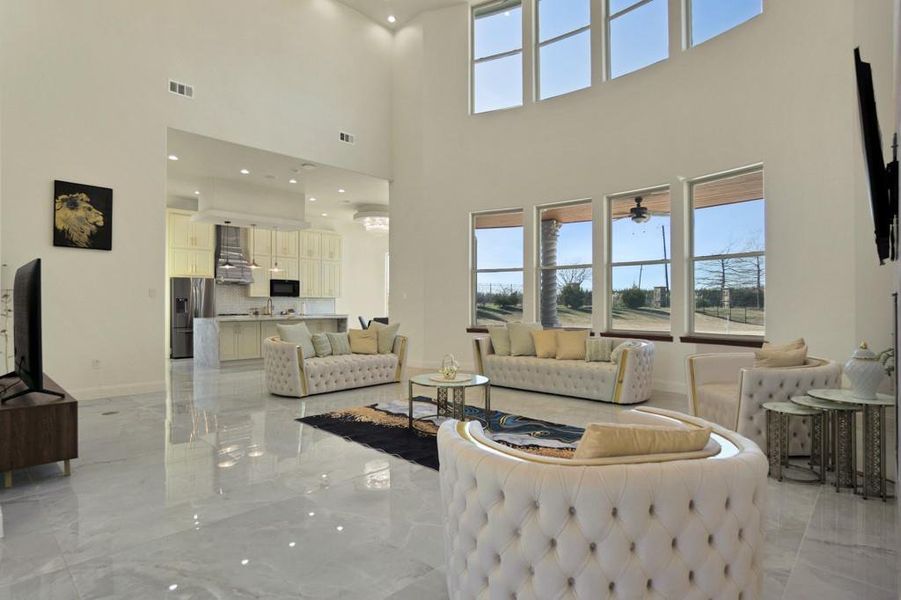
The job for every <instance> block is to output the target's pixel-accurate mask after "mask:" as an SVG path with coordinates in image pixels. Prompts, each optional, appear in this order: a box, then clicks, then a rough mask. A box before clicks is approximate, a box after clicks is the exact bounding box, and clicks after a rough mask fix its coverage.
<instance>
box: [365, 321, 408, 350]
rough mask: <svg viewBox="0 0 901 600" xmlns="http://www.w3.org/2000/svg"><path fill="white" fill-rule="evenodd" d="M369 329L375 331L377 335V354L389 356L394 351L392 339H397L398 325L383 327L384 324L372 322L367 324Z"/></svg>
mask: <svg viewBox="0 0 901 600" xmlns="http://www.w3.org/2000/svg"><path fill="white" fill-rule="evenodd" d="M369 329H375V330H376V331H377V332H378V334H379V354H390V353H391V351H392V350H394V338H395V337H397V330H398V329H400V323H392V324H391V325H385V324H384V323H379V322H378V321H373V322H372V323H370V324H369Z"/></svg>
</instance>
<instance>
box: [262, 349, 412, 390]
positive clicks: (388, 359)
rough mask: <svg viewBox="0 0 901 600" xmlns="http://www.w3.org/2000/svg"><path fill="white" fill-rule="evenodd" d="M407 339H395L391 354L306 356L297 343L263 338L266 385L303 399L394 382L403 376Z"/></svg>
mask: <svg viewBox="0 0 901 600" xmlns="http://www.w3.org/2000/svg"><path fill="white" fill-rule="evenodd" d="M406 354H407V338H406V337H405V336H402V335H399V336H397V337H395V338H394V348H393V349H392V351H391V353H390V354H342V355H339V356H323V357H317V356H313V357H311V358H305V357H304V355H303V350H302V349H301V348H300V346H298V345H297V344H292V343H288V342H283V341H282V340H281V339H280V338H278V337H271V338H267V339H266V340H264V341H263V367H264V369H265V371H266V387H267V388H268V390H269V392H270V393H272V394H277V395H279V396H293V397H297V398H302V397H304V396H309V395H311V394H322V393H325V392H335V391H338V390H347V389H351V388H358V387H366V386H370V385H380V384H383V383H394V382H397V381H400V380H401V377H402V376H403V369H404V361H405V358H406Z"/></svg>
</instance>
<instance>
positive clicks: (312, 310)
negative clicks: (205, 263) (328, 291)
mask: <svg viewBox="0 0 901 600" xmlns="http://www.w3.org/2000/svg"><path fill="white" fill-rule="evenodd" d="M249 290H250V288H249V287H248V286H244V285H216V313H217V314H220V315H221V314H225V313H233V314H245V313H248V312H250V309H252V308H259V309H263V308H265V307H266V299H265V298H251V297H250V296H248V295H247V292H248V291H249ZM291 308H293V309H294V311H295V312H299V313H300V312H302V313H304V314H308V315H323V314H332V313H334V312H335V300H334V299H333V298H273V299H272V310H273V312H276V313H279V312H281V311H283V310H288V309H291Z"/></svg>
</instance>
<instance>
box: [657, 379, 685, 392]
mask: <svg viewBox="0 0 901 600" xmlns="http://www.w3.org/2000/svg"><path fill="white" fill-rule="evenodd" d="M652 387H653V390H654V391H655V392H670V393H673V394H683V395H684V394H687V393H688V386H686V385H685V383H684V382H682V381H673V380H661V379H655V380H654V384H653V386H652Z"/></svg>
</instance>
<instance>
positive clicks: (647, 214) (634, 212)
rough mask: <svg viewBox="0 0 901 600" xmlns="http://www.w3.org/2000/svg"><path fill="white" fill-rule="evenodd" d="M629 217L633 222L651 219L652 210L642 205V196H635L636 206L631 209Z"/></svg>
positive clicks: (643, 221)
mask: <svg viewBox="0 0 901 600" xmlns="http://www.w3.org/2000/svg"><path fill="white" fill-rule="evenodd" d="M629 218H630V219H632V222H633V223H647V222H648V221H650V220H651V211H649V210H648V208H647V207H646V206H642V205H641V196H637V197H636V198H635V206H633V207H632V208H630V209H629Z"/></svg>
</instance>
